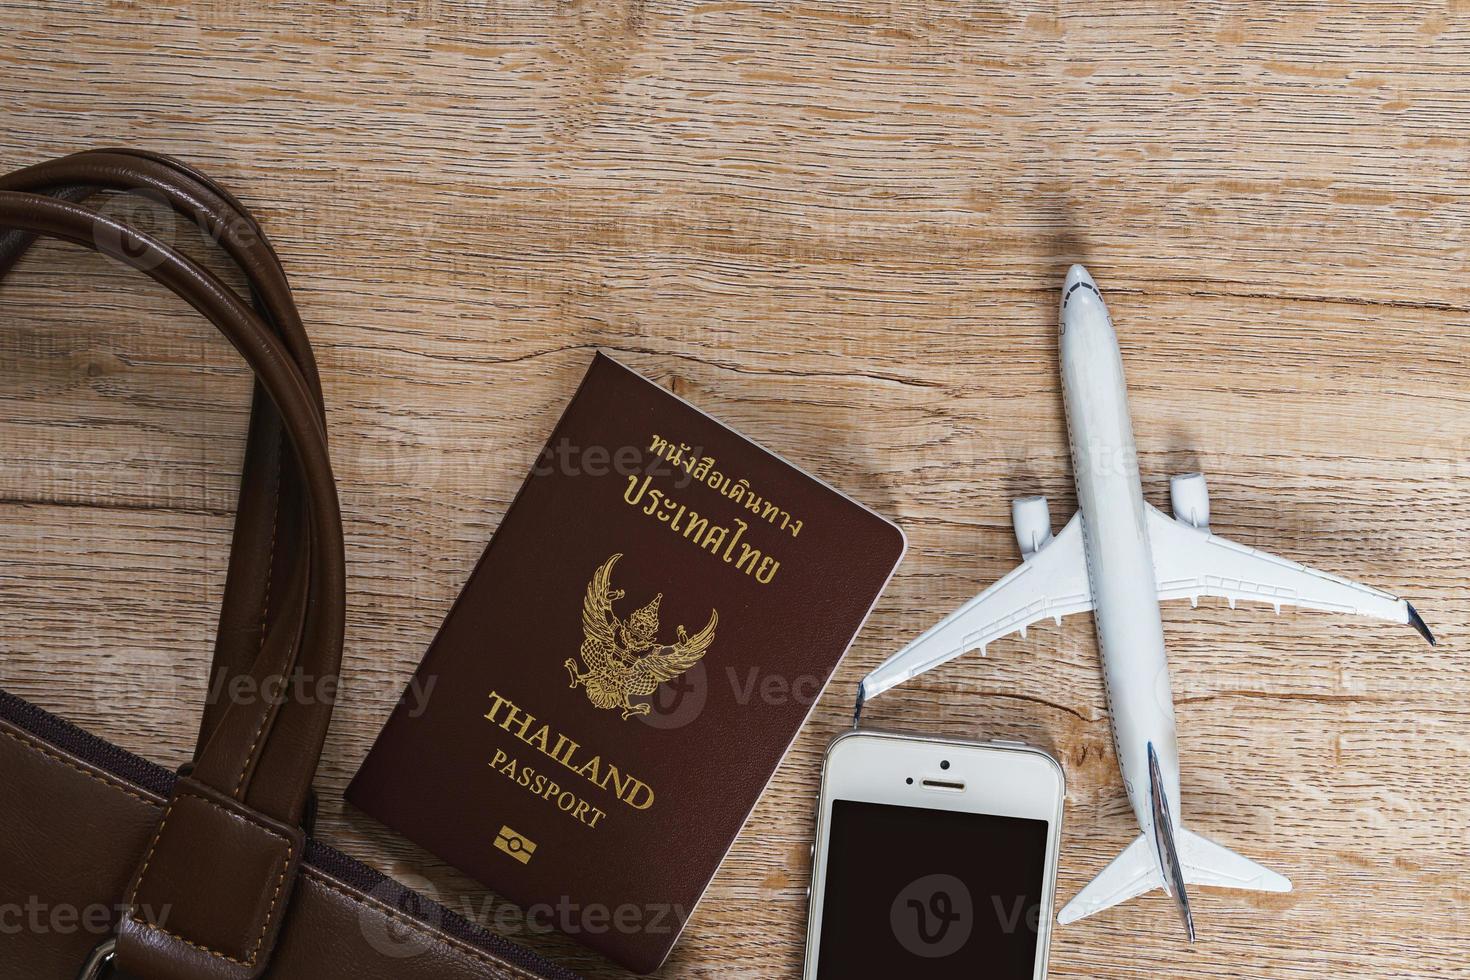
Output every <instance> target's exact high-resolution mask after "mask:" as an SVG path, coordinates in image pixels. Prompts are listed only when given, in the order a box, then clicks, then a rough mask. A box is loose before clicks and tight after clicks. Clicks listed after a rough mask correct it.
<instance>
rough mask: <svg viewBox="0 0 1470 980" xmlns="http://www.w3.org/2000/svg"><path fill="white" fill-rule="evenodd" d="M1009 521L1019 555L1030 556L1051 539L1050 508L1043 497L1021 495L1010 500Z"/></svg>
mask: <svg viewBox="0 0 1470 980" xmlns="http://www.w3.org/2000/svg"><path fill="white" fill-rule="evenodd" d="M1011 523H1012V524H1014V525H1015V527H1016V543H1017V544H1019V545H1020V546H1021V557H1022V558H1030V557H1031V556H1032V555H1034V554H1036V553H1037V552H1038V551H1040V550H1041V549H1042V548H1043V547H1045V545H1046V543H1047V542H1048V541H1050V540H1051V508H1050V507H1049V506H1048V505H1047V503H1046V498H1045V497H1021V498H1020V499H1018V500H1013V501H1011Z"/></svg>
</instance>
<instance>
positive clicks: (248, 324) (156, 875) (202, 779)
mask: <svg viewBox="0 0 1470 980" xmlns="http://www.w3.org/2000/svg"><path fill="white" fill-rule="evenodd" d="M47 167H48V165H42V168H31V169H30V170H29V171H22V172H20V173H19V174H16V175H12V176H11V177H10V178H6V179H5V182H4V184H3V185H0V186H3V189H0V227H3V228H10V229H15V233H13V234H9V235H6V236H4V238H3V240H0V271H3V270H4V269H5V268H8V267H9V266H10V265H11V264H13V262H14V260H15V258H16V257H18V256H19V255H20V254H21V253H22V252H23V251H24V250H25V248H26V247H28V245H29V244H30V240H31V239H32V238H33V236H35V235H46V236H50V237H55V238H60V239H63V240H66V241H70V242H73V243H75V244H78V245H82V246H84V247H88V248H92V249H94V250H96V251H99V252H102V253H103V254H106V255H109V256H111V257H112V258H114V259H116V260H118V261H120V262H123V263H125V264H128V265H131V266H133V267H134V268H137V269H139V270H140V271H143V272H145V273H146V274H147V275H149V276H150V277H152V278H153V279H155V280H156V281H158V282H160V283H162V284H163V285H165V286H167V287H168V288H169V289H171V290H172V291H173V292H175V293H177V294H178V295H179V296H180V297H181V298H183V299H184V300H185V301H187V302H188V303H189V304H190V305H191V306H193V307H194V308H195V309H196V310H198V311H199V312H200V313H202V314H204V315H205V316H206V317H207V318H208V319H209V320H210V321H211V322H213V323H214V324H215V325H216V326H217V327H218V328H219V329H220V331H221V332H222V333H224V334H225V336H226V337H227V338H228V339H229V340H230V342H231V343H232V344H233V345H234V346H235V348H236V349H237V350H238V351H239V352H240V354H241V355H242V356H243V357H244V358H245V360H246V361H247V362H248V363H249V364H250V366H251V368H252V370H253V371H254V372H255V375H256V379H257V384H258V391H259V392H263V393H264V394H265V396H266V397H267V398H268V399H269V403H270V405H271V406H272V410H271V413H270V414H267V413H266V412H265V411H264V410H262V409H261V407H262V405H264V403H265V400H264V399H257V411H256V412H255V413H254V414H253V416H252V424H251V429H252V449H259V448H260V446H262V445H264V446H265V449H266V450H269V448H270V447H269V445H268V443H269V442H270V441H271V440H270V436H271V433H272V432H273V431H274V430H276V429H277V427H278V428H279V431H280V432H282V433H284V436H285V443H284V445H283V446H282V447H281V452H280V453H279V455H278V463H279V465H280V466H281V475H282V478H281V480H280V481H279V483H278V484H277V487H278V489H276V490H275V491H270V490H265V491H260V490H254V489H252V488H253V487H257V486H261V485H263V484H261V482H260V480H261V478H260V477H259V476H258V475H257V474H258V473H259V472H260V469H261V466H260V460H262V459H264V458H266V457H268V456H270V455H271V453H269V452H260V451H258V452H256V453H254V457H253V459H252V460H251V461H249V462H247V470H246V473H247V476H246V481H245V489H246V496H249V494H251V493H254V494H256V497H257V499H260V498H261V497H262V495H263V498H274V500H275V504H276V508H275V509H276V510H277V516H275V517H272V519H271V522H270V523H272V524H274V525H276V526H275V528H274V537H275V538H277V539H279V540H278V541H277V544H278V545H279V546H282V547H280V548H279V551H280V553H281V554H283V555H291V556H293V558H292V560H290V561H284V560H283V561H282V562H279V563H278V562H277V560H276V558H275V554H276V552H277V550H278V549H277V548H276V547H272V548H271V549H270V556H269V557H268V558H267V559H266V561H265V564H264V566H260V565H259V563H254V564H253V566H252V567H253V570H254V571H256V572H259V571H260V570H261V568H262V567H263V568H264V570H265V575H266V581H267V582H269V581H270V578H271V576H272V575H273V573H274V571H275V569H276V567H277V566H278V565H279V566H280V567H282V568H284V570H285V573H286V581H285V582H284V583H282V585H283V588H280V589H279V590H278V591H277V592H276V596H277V598H272V597H270V595H269V592H270V589H269V588H268V587H267V588H266V589H265V590H264V592H265V594H264V596H263V597H262V599H261V603H260V605H259V606H258V607H256V611H257V612H258V611H259V610H260V609H264V610H265V612H266V615H267V616H268V617H270V618H269V620H268V622H267V625H266V628H265V629H264V635H265V640H264V642H262V643H261V644H260V646H259V649H258V650H256V651H255V652H254V654H253V656H248V655H247V654H248V652H249V651H248V647H247V646H245V645H232V644H234V643H235V642H236V641H233V640H226V639H225V638H224V637H223V636H222V638H221V649H222V650H223V652H222V653H220V652H218V651H217V660H216V668H215V669H216V673H220V672H223V673H224V674H226V675H229V676H233V677H246V676H248V677H249V679H250V680H251V681H252V682H253V684H252V685H251V686H250V687H249V690H250V691H252V692H256V696H254V697H249V698H240V699H238V700H236V701H234V702H232V703H229V704H228V705H223V706H221V707H218V708H216V709H214V710H213V712H212V715H213V718H212V720H207V721H206V723H205V725H204V726H203V728H202V732H201V744H200V747H199V749H198V750H197V753H196V765H195V768H194V771H193V774H192V775H191V776H189V777H187V778H184V779H180V780H179V781H178V784H177V786H176V788H175V790H174V795H173V798H172V799H171V800H170V801H169V805H168V807H167V808H166V809H165V811H164V815H163V819H162V820H161V822H160V825H159V829H158V833H157V834H156V835H155V837H154V839H153V841H152V843H151V844H150V846H149V848H148V850H147V853H146V854H145V855H142V856H141V864H140V867H139V870H138V872H137V874H136V875H135V876H134V880H133V883H132V884H131V886H130V888H129V892H128V899H127V903H128V910H127V912H126V913H125V915H124V917H123V921H122V922H121V924H120V926H119V944H118V955H119V963H120V965H121V966H122V967H123V969H124V970H126V971H131V972H133V973H135V974H139V975H146V976H150V977H154V976H157V977H162V978H165V980H167V978H173V977H177V978H180V980H183V978H186V977H199V976H206V977H222V978H223V977H231V978H233V977H239V978H255V977H259V976H260V975H261V974H262V973H263V972H264V970H265V968H266V966H267V964H268V962H269V958H270V952H271V950H272V949H273V947H274V943H275V939H276V936H277V934H278V932H279V929H280V924H281V921H282V918H283V916H284V912H285V909H286V907H287V906H288V904H289V896H290V892H291V887H292V885H293V884H294V880H295V875H296V870H297V868H298V867H299V863H300V860H301V855H302V851H303V850H304V835H303V833H302V831H301V828H300V820H301V816H302V813H303V810H304V808H305V806H306V801H307V799H308V797H309V794H310V788H311V780H312V777H313V775H314V774H315V771H316V766H317V762H318V760H319V758H320V755H321V747H322V743H323V741H324V739H325V736H326V730H327V725H328V723H329V721H330V718H331V712H332V701H331V699H330V698H327V697H318V698H307V699H296V698H295V697H294V695H295V694H296V693H298V692H299V691H301V690H302V689H301V688H300V687H299V686H294V685H293V686H291V687H290V688H289V692H290V693H291V695H292V697H290V698H285V699H283V698H282V697H278V696H271V695H273V694H275V693H277V692H276V691H273V689H272V687H271V683H272V681H273V680H278V679H279V678H282V677H288V676H291V675H293V674H301V675H304V676H306V677H307V678H308V679H312V680H317V681H322V680H329V682H330V679H335V678H336V676H337V673H338V670H339V668H340V663H341V650H342V631H343V620H344V606H345V584H344V579H345V568H344V559H343V545H342V528H341V515H340V512H339V509H338V500H337V493H336V485H335V482H334V480H333V476H332V471H331V465H330V462H329V460H328V456H327V447H326V432H325V423H324V420H323V416H322V409H321V400H320V389H319V386H318V385H317V384H316V383H315V381H316V379H315V367H314V364H312V362H311V360H310V347H309V345H308V344H307V343H306V340H305V335H304V332H303V331H301V330H300V321H299V317H297V316H296V315H295V310H294V305H293V304H291V303H290V301H289V288H287V287H286V285H285V278H284V275H282V274H281V273H280V267H279V262H278V261H276V260H275V257H274V253H273V252H271V251H270V249H269V245H268V244H266V243H265V239H264V237H263V236H261V237H259V242H260V244H258V245H244V244H240V245H239V246H238V248H237V249H236V251H234V252H232V255H234V256H235V257H236V258H237V261H240V264H241V265H242V268H245V269H246V273H247V276H248V277H249V278H250V279H251V283H252V291H253V292H254V293H255V294H256V295H255V298H256V301H257V303H258V304H259V305H260V306H261V307H263V308H264V311H265V314H266V315H265V316H262V315H261V314H260V313H258V312H257V311H256V310H253V309H251V307H250V306H249V305H247V304H246V303H245V302H244V301H243V300H241V298H240V297H239V296H237V295H236V294H235V293H234V292H232V291H231V290H230V289H229V288H228V287H226V286H225V285H224V284H223V283H222V282H221V281H220V280H219V279H218V278H216V277H215V276H214V275H212V274H211V273H209V272H208V271H207V270H205V269H204V268H202V267H201V266H199V265H198V264H196V263H195V262H193V261H192V260H190V259H188V258H186V257H185V256H183V255H182V254H180V253H178V252H177V251H175V250H174V249H172V248H171V247H169V246H168V245H166V244H164V243H163V242H160V241H158V240H156V239H154V238H152V237H150V236H148V235H145V234H143V233H140V232H138V231H137V230H135V229H133V228H130V227H129V226H127V225H126V224H125V223H123V222H121V221H119V220H116V219H115V218H112V217H109V216H108V215H106V214H104V213H102V212H99V211H96V210H92V209H89V208H86V207H83V206H82V205H80V204H78V203H75V200H74V199H85V198H86V197H89V196H91V194H92V193H95V191H96V189H97V188H99V187H107V186H117V185H118V184H119V183H122V182H125V181H131V182H133V183H134V184H136V183H137V181H138V179H139V178H142V179H144V180H147V181H152V182H154V184H155V185H156V186H157V187H159V188H160V190H161V192H162V193H164V194H165V196H166V197H167V198H168V199H169V200H170V202H171V203H173V202H178V203H182V204H186V205H188V204H190V203H192V204H201V205H203V206H204V207H203V208H202V209H197V210H196V213H197V214H201V215H203V216H204V217H203V219H202V222H203V223H206V224H207V223H209V222H210V221H211V220H213V219H216V218H224V219H228V218H229V217H230V216H231V214H233V215H235V216H237V217H240V218H243V219H244V220H245V221H246V228H247V229H249V230H251V231H255V232H258V230H259V226H258V225H257V224H255V223H254V221H253V219H248V218H244V216H245V215H247V214H248V212H244V209H243V208H242V207H240V206H239V205H238V202H235V201H233V199H231V198H228V197H227V196H225V195H222V194H219V193H218V192H217V190H215V189H214V188H213V187H212V185H210V184H209V183H207V182H206V181H201V180H199V179H198V177H197V176H196V175H194V174H193V173H192V172H190V171H188V170H187V168H183V167H182V166H176V165H174V164H172V163H170V162H167V161H166V160H164V159H161V158H157V157H153V156H151V155H144V154H130V153H116V152H114V153H111V154H108V153H97V154H81V155H78V156H75V157H71V158H67V159H65V160H62V161H57V163H56V164H55V165H52V166H50V168H49V169H44V168H47ZM73 180H75V181H76V182H72V181H73ZM17 186H30V187H35V188H38V189H44V190H49V191H51V195H48V194H42V193H34V192H32V191H27V190H17V189H13V188H15V187H17ZM201 192H203V193H201ZM175 207H176V208H177V207H178V204H175ZM223 240H224V239H222V241H223ZM226 249H227V251H230V247H229V246H226ZM241 260H243V261H241ZM268 318H269V321H271V322H268ZM273 326H274V327H275V329H272V327H273ZM277 330H279V331H280V332H279V334H278V333H277ZM288 473H289V474H291V476H290V477H289V478H288V477H287V476H286V474H288ZM298 491H299V492H298ZM242 505H243V501H242ZM241 516H242V518H243V520H244V522H245V525H247V530H255V529H258V526H259V523H260V519H259V518H258V517H256V516H253V514H252V515H244V514H242V515H241ZM277 522H279V523H277ZM298 529H299V533H296V532H297V531H298ZM241 531H242V525H240V524H237V535H236V537H237V544H238V543H240V539H241ZM283 532H285V534H284V535H283ZM239 550H240V549H239V548H237V549H236V552H238V551H239ZM247 564H250V563H247ZM244 567H245V566H244V565H241V566H236V565H235V564H234V563H233V561H232V568H231V572H232V576H231V577H232V578H234V579H236V580H237V581H239V582H241V583H244V584H240V585H237V586H235V587H234V591H233V592H230V586H228V585H227V597H228V595H233V596H235V597H238V596H247V595H252V594H254V593H256V592H258V591H259V588H258V586H256V585H255V584H254V583H253V582H250V581H247V577H246V576H245V574H244V572H243V571H242V572H240V574H239V575H236V574H235V573H236V572H237V569H240V568H244ZM273 610H274V615H273V616H272V615H271V614H272V611H273ZM230 615H231V610H230V609H229V608H228V607H227V609H226V612H225V614H224V615H223V616H222V623H224V622H225V621H226V619H227V618H228V617H229V616H230ZM313 687H314V688H315V689H317V690H320V689H321V687H320V684H316V685H313ZM283 693H284V692H283ZM153 909H166V910H168V915H169V917H168V921H167V924H165V923H164V922H163V921H161V920H160V919H158V918H155V916H154V913H153V912H152V911H151V910H153Z"/></svg>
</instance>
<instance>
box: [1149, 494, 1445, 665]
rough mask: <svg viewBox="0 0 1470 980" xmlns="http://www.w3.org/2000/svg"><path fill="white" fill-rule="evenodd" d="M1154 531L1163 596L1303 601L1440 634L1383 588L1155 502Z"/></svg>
mask: <svg viewBox="0 0 1470 980" xmlns="http://www.w3.org/2000/svg"><path fill="white" fill-rule="evenodd" d="M1148 536H1149V543H1150V544H1151V545H1152V547H1153V553H1154V573H1155V578H1156V579H1157V580H1158V585H1159V598H1160V599H1189V600H1190V601H1191V602H1193V603H1195V604H1196V605H1197V604H1198V603H1199V597H1200V596H1206V595H1207V596H1216V597H1219V598H1222V599H1228V600H1230V605H1231V608H1234V607H1235V604H1236V602H1238V601H1240V600H1243V599H1244V600H1250V601H1254V602H1265V603H1269V604H1270V605H1273V606H1275V607H1276V611H1277V612H1280V611H1281V607H1282V606H1301V607H1302V608H1304V609H1320V610H1323V611H1325V612H1336V613H1352V614H1355V615H1358V616H1369V617H1371V618H1373V619H1385V620H1388V621H1389V622H1391V623H1407V624H1409V625H1412V626H1413V627H1414V628H1415V629H1416V630H1418V631H1419V633H1420V634H1421V635H1422V636H1423V637H1424V638H1425V639H1426V640H1428V641H1429V642H1430V643H1433V642H1434V636H1433V634H1431V633H1430V632H1429V627H1427V626H1425V625H1424V620H1422V619H1420V618H1419V614H1418V613H1417V612H1415V610H1414V607H1413V606H1411V605H1409V604H1408V603H1407V602H1405V601H1404V600H1403V599H1400V598H1398V597H1397V596H1393V595H1389V594H1388V593H1387V592H1384V591H1382V590H1380V589H1374V588H1369V587H1368V586H1366V585H1359V584H1358V583H1357V582H1351V581H1348V580H1347V579H1345V578H1338V577H1337V576H1336V575H1328V574H1327V573H1326V572H1319V571H1317V570H1316V569H1314V568H1308V567H1307V566H1306V565H1299V564H1297V563H1296V562H1294V561H1287V560H1286V559H1285V558H1277V557H1276V556H1275V555H1270V554H1267V553H1266V552H1264V551H1257V550H1256V549H1255V548H1248V547H1246V546H1245V545H1243V544H1236V543H1235V542H1234V541H1231V540H1229V539H1228V538H1222V537H1220V536H1219V535H1218V534H1212V533H1211V532H1210V531H1209V529H1208V528H1197V527H1194V526H1192V525H1189V524H1185V523H1183V522H1182V521H1177V520H1175V519H1174V518H1172V517H1170V516H1168V515H1167V514H1165V513H1164V512H1163V511H1160V510H1159V509H1157V508H1155V507H1149V509H1148Z"/></svg>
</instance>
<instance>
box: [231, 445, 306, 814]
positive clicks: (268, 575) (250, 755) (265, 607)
mask: <svg viewBox="0 0 1470 980" xmlns="http://www.w3.org/2000/svg"><path fill="white" fill-rule="evenodd" d="M280 443H281V444H280V445H279V446H278V447H277V449H276V478H275V486H274V487H273V488H272V491H271V498H272V501H273V504H272V507H271V546H270V553H269V555H268V556H267V557H266V560H265V562H266V564H265V597H264V598H263V599H262V600H261V603H260V645H259V646H258V647H257V648H256V651H255V655H256V658H257V659H258V658H259V657H260V653H261V651H262V650H264V649H265V638H266V626H267V625H268V620H269V618H270V611H271V584H272V582H273V581H274V579H275V575H276V538H277V536H278V535H279V533H280V530H281V457H282V456H283V455H284V454H285V453H286V444H285V443H286V440H285V439H284V438H283V439H281V440H280ZM293 645H294V641H293ZM270 720H271V712H270V709H269V708H267V709H266V711H265V714H264V715H262V716H261V719H260V727H259V728H258V729H256V730H255V738H253V739H251V741H250V749H249V750H248V751H247V752H246V753H245V763H244V765H242V766H241V767H240V779H239V781H238V782H236V783H235V793H234V796H235V799H237V800H238V799H241V798H243V795H244V792H245V774H246V773H248V772H249V771H250V765H251V763H253V762H254V761H255V748H256V746H258V745H259V744H260V738H261V736H262V735H264V734H265V727H266V725H268V724H269V723H270Z"/></svg>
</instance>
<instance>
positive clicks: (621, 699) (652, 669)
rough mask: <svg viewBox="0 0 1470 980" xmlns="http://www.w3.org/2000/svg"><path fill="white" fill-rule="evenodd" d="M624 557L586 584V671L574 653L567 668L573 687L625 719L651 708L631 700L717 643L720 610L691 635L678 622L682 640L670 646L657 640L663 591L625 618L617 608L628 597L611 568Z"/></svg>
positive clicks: (694, 661)
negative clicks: (617, 586) (615, 584)
mask: <svg viewBox="0 0 1470 980" xmlns="http://www.w3.org/2000/svg"><path fill="white" fill-rule="evenodd" d="M621 557H623V556H622V555H621V554H617V555H613V556H612V557H611V558H609V559H608V560H607V561H606V562H604V563H603V565H602V567H601V568H599V569H598V570H597V572H596V573H595V574H594V575H593V576H592V581H591V583H589V584H588V586H587V598H586V599H585V600H584V601H583V603H582V634H583V639H582V651H581V654H582V663H583V664H584V665H585V666H586V668H587V669H586V671H578V670H577V661H576V660H575V659H573V658H571V657H568V658H567V662H566V667H567V673H569V674H571V675H572V687H574V688H575V687H576V686H577V685H579V684H580V685H582V687H584V688H585V689H586V690H587V700H589V701H591V702H592V703H593V704H594V705H596V706H597V707H599V708H604V709H605V708H621V709H622V712H623V720H624V721H627V720H628V719H629V718H631V717H633V716H634V715H646V714H648V713H650V712H651V711H652V710H653V706H652V705H651V704H649V703H648V702H647V701H640V702H638V703H637V704H634V703H633V701H632V700H631V699H632V698H639V697H648V696H649V695H650V694H652V693H653V692H654V691H656V690H658V686H659V685H660V684H662V683H663V682H664V681H668V680H673V679H674V678H675V677H678V676H679V675H680V674H682V673H684V672H685V671H686V670H688V669H689V668H690V667H693V666H694V665H695V664H697V663H699V661H700V659H701V658H703V657H704V655H705V653H706V652H707V651H708V650H709V647H710V644H711V643H713V642H714V641H715V624H717V623H718V622H719V621H720V614H719V613H718V612H717V611H716V610H713V609H711V610H710V613H709V625H707V626H705V628H704V629H702V630H700V631H699V632H698V633H696V634H694V635H693V636H690V635H689V634H688V633H687V632H686V631H685V630H684V627H683V626H680V627H679V629H678V636H679V639H678V642H677V643H674V644H673V645H672V646H670V645H665V644H661V643H658V642H656V640H657V639H658V604H659V603H660V602H661V601H662V600H663V597H664V594H663V593H662V592H660V593H659V594H658V595H656V596H654V597H653V601H652V602H650V603H649V604H648V605H646V606H644V607H643V608H642V609H639V610H638V611H637V612H635V613H633V615H631V616H629V617H628V618H627V619H626V620H623V619H619V618H618V614H617V613H616V612H614V611H613V603H614V602H617V601H618V600H619V599H621V598H623V596H624V592H623V590H622V589H614V588H613V587H612V569H613V566H614V565H616V564H617V561H618V559H619V558H621Z"/></svg>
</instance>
